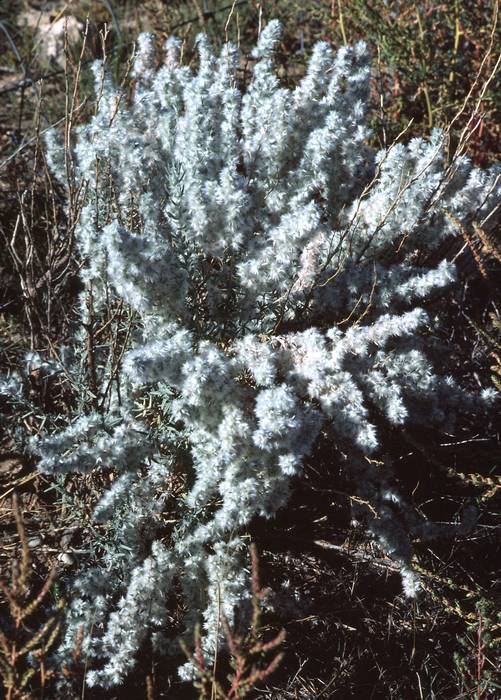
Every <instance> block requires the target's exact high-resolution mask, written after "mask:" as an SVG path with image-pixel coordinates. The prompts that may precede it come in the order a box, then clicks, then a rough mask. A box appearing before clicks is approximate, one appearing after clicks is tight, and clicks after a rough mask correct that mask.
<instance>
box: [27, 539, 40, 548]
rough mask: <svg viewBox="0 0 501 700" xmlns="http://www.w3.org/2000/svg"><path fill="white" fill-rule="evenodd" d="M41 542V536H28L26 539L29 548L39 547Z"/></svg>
mask: <svg viewBox="0 0 501 700" xmlns="http://www.w3.org/2000/svg"><path fill="white" fill-rule="evenodd" d="M41 544H42V538H41V537H30V539H29V540H28V547H29V548H30V549H36V548H37V547H40V545H41Z"/></svg>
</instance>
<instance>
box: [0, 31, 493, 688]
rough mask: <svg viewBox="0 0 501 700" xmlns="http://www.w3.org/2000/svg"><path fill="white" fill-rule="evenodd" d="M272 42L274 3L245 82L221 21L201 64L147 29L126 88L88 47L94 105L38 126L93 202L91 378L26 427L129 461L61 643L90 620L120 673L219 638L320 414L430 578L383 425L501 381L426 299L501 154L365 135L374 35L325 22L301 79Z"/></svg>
mask: <svg viewBox="0 0 501 700" xmlns="http://www.w3.org/2000/svg"><path fill="white" fill-rule="evenodd" d="M279 39H280V24H279V23H278V22H277V21H271V22H270V23H269V24H268V25H267V26H266V27H265V28H264V30H263V31H262V32H261V34H260V37H259V40H258V43H257V46H256V48H255V49H254V51H253V54H252V58H253V59H254V60H255V63H254V66H253V70H252V77H251V79H250V81H249V82H248V84H247V86H246V87H245V89H242V87H241V85H240V83H239V69H240V68H239V66H240V64H239V55H238V52H237V50H236V48H235V47H234V46H232V45H231V44H227V45H225V46H224V47H223V49H222V51H221V54H220V55H219V56H215V55H214V53H213V51H212V49H211V46H210V44H209V42H208V40H207V38H206V37H204V36H200V37H199V38H198V42H197V43H198V51H199V65H198V69H197V70H196V71H195V72H193V71H192V70H191V69H189V68H187V67H185V66H183V65H181V64H180V62H179V53H180V42H179V41H177V40H176V39H173V38H171V39H169V40H168V41H167V42H166V45H165V55H164V60H163V63H162V65H161V66H160V68H158V69H157V67H156V53H155V41H154V38H153V37H152V36H151V35H146V34H145V35H141V36H140V37H139V40H138V46H137V51H136V54H135V58H134V63H133V71H132V75H133V79H134V93H133V96H132V98H131V99H130V100H128V99H127V98H126V96H125V94H124V92H123V90H122V89H121V88H119V87H118V86H117V85H115V84H114V83H113V81H112V80H111V78H110V76H109V74H108V73H107V70H106V65H105V64H104V65H103V64H102V63H97V64H95V67H94V73H95V77H96V95H97V101H96V102H97V104H96V112H95V116H94V117H93V118H92V120H91V121H90V122H89V123H88V124H86V125H84V126H82V127H79V128H78V129H77V130H76V132H75V138H74V139H71V138H70V133H69V130H68V129H67V131H66V134H65V136H66V138H65V139H62V138H60V137H59V136H58V135H57V134H56V133H55V132H53V133H51V134H50V135H49V138H48V159H49V163H50V165H51V168H52V170H53V172H54V173H55V175H56V176H57V177H58V179H59V180H60V181H61V183H63V185H64V186H65V187H66V188H67V191H68V194H69V198H70V200H71V201H72V204H73V206H74V205H75V200H78V208H79V209H80V207H81V214H80V218H79V223H78V226H77V229H76V238H77V242H78V247H79V256H80V258H81V261H82V271H81V277H82V281H83V284H84V287H85V289H84V291H83V293H82V297H81V299H82V303H81V330H80V331H79V332H77V334H76V338H75V343H74V349H73V351H70V350H68V349H65V353H66V358H67V360H66V361H65V363H64V367H63V366H61V367H58V366H57V364H58V363H57V362H54V361H52V364H51V365H50V368H49V369H50V371H51V372H63V371H64V373H65V374H66V376H67V377H68V379H69V380H71V377H74V380H73V381H74V384H75V386H83V383H82V380H81V377H82V376H85V375H86V377H87V379H86V385H85V386H86V389H85V391H83V392H81V393H80V395H79V400H78V401H76V402H75V405H76V406H77V409H76V413H75V416H74V417H73V419H72V420H71V422H69V424H68V425H67V426H66V427H63V428H62V429H61V430H59V431H56V432H52V433H51V434H48V435H46V436H42V437H37V438H35V439H33V440H32V449H33V451H34V452H35V453H37V454H38V455H39V457H40V463H39V466H40V469H42V470H43V471H44V472H46V473H51V474H57V475H60V474H64V473H67V472H72V471H78V472H83V473H88V472H90V471H91V470H95V469H99V470H107V471H109V472H110V473H111V474H112V476H113V482H112V485H111V486H110V488H109V489H108V491H106V492H105V493H104V494H103V496H102V499H101V501H100V502H99V503H98V504H97V506H96V509H95V518H96V520H97V521H98V522H99V523H102V528H103V531H104V532H105V533H106V536H105V543H104V544H103V545H102V546H101V549H102V556H101V557H100V559H99V560H97V561H94V562H93V563H92V565H91V564H89V565H88V566H87V567H82V570H81V572H80V574H79V576H78V578H77V579H76V580H75V582H74V585H73V597H72V602H71V606H70V610H69V613H68V616H67V625H66V636H65V641H64V643H63V645H62V647H61V649H60V654H61V655H62V656H63V657H64V656H66V657H68V656H70V655H71V650H72V648H74V645H75V639H76V638H77V637H78V635H79V634H82V632H81V630H82V629H83V630H84V632H83V642H82V651H83V654H84V656H85V658H86V659H87V660H88V664H89V667H90V668H91V669H92V670H90V671H89V672H88V673H87V675H86V680H87V682H88V683H89V684H90V685H102V686H105V687H109V686H112V685H114V684H119V683H121V682H123V680H124V678H125V677H126V675H127V674H128V673H129V672H130V671H131V669H132V668H133V666H134V664H135V662H136V659H137V655H138V653H139V651H140V649H141V648H142V646H143V645H144V644H145V642H146V641H148V642H149V643H151V646H152V647H153V649H154V650H155V651H156V652H158V653H166V654H169V653H177V652H178V650H179V643H178V639H179V635H180V634H181V635H182V636H184V638H185V639H191V638H192V634H193V629H194V628H195V627H196V625H197V623H198V622H199V620H200V619H202V621H203V640H202V642H201V644H202V647H203V650H204V653H206V654H208V655H210V654H211V653H213V652H214V650H215V648H216V646H217V643H218V636H219V637H220V636H221V630H220V626H219V625H218V620H219V619H220V618H221V616H224V618H225V619H227V620H228V622H229V624H231V621H232V619H233V612H234V608H235V606H236V605H237V604H239V605H241V604H242V603H243V601H244V600H245V599H246V598H247V599H248V598H249V593H248V591H249V573H248V571H247V570H246V568H245V551H246V546H245V540H244V539H243V534H244V532H245V528H246V527H247V526H248V525H249V523H250V522H251V520H252V519H253V518H255V517H257V516H260V517H264V518H271V517H273V516H274V514H276V513H277V511H278V509H280V508H281V507H283V506H284V505H285V504H286V502H287V499H288V494H289V492H290V489H291V486H292V485H293V483H294V478H295V477H299V476H300V474H301V469H302V465H303V464H304V462H305V460H307V459H308V458H309V456H310V455H311V452H312V450H313V447H314V445H315V442H316V440H317V438H319V437H320V436H322V438H323V439H324V440H326V441H328V442H329V443H330V444H331V445H332V451H333V459H336V460H338V461H339V460H340V461H341V462H342V466H343V468H344V470H345V471H346V472H347V473H348V474H350V476H351V479H352V483H353V488H354V490H356V492H357V494H358V496H359V498H358V499H357V501H356V502H354V508H355V511H354V514H353V517H354V518H355V519H357V520H359V521H363V522H365V523H366V525H367V527H368V529H369V530H370V532H371V533H372V534H373V535H374V536H375V538H376V539H377V541H378V542H379V543H380V544H381V545H382V546H383V547H384V548H385V549H386V551H387V552H388V553H390V554H391V555H392V556H393V557H394V558H395V560H396V561H398V562H399V563H400V565H401V570H402V579H403V584H404V590H405V593H406V594H407V595H409V596H413V595H415V593H416V590H417V587H418V581H417V578H416V576H415V574H414V572H413V571H412V568H411V565H410V561H411V553H412V547H411V543H412V539H413V538H414V537H419V538H420V539H421V540H423V539H425V538H427V537H436V536H438V535H440V534H441V532H442V528H441V526H440V525H438V524H434V523H431V522H428V521H426V520H424V519H423V518H422V517H420V516H419V514H418V513H416V512H415V511H414V509H413V508H412V507H411V505H409V503H407V502H406V500H405V498H404V497H403V496H402V495H401V494H399V493H398V491H397V490H396V488H395V487H394V483H393V474H392V469H391V459H390V453H391V450H390V448H389V445H387V444H386V440H387V437H386V436H387V434H388V430H387V427H388V426H390V427H392V429H393V430H398V429H399V426H403V425H404V424H408V425H409V426H411V427H418V426H420V427H424V428H430V429H431V428H438V429H442V430H450V429H452V426H453V424H454V421H455V419H456V417H457V416H458V415H460V414H461V413H462V412H464V411H471V410H472V409H474V410H481V408H482V406H485V405H486V404H489V403H490V402H492V401H493V400H494V398H495V396H494V392H493V390H489V389H486V390H484V391H483V392H481V393H480V394H479V395H478V396H473V395H470V394H468V393H467V392H466V391H465V390H464V389H462V388H461V387H460V386H458V385H457V383H456V382H455V381H454V379H453V378H452V377H451V376H450V375H448V374H446V373H444V372H443V370H444V366H446V358H447V353H448V350H447V348H446V347H444V346H443V345H442V344H441V342H440V339H439V334H438V333H436V332H435V329H437V328H439V326H440V322H441V318H440V313H441V311H440V309H441V308H443V303H442V306H439V307H438V310H437V307H436V306H435V307H434V310H430V311H427V310H426V306H427V305H429V301H430V300H432V299H434V298H436V297H437V296H440V295H446V294H450V296H451V298H452V292H449V291H447V290H448V289H450V288H452V289H453V284H454V280H455V267H454V263H453V262H452V261H451V260H449V259H446V258H445V257H444V253H443V251H444V250H450V249H451V246H450V245H448V243H449V242H450V241H451V240H454V239H458V241H459V240H461V241H462V239H461V234H460V231H459V230H458V227H459V226H461V227H471V226H473V225H475V226H478V227H479V228H480V229H481V230H482V231H485V233H486V235H490V232H492V231H493V229H494V227H495V225H496V223H497V222H498V220H499V194H500V192H501V184H500V177H501V167H500V166H499V165H495V166H493V167H491V169H490V170H488V171H481V170H478V169H475V168H473V167H472V165H471V163H470V161H469V160H468V158H466V157H465V156H464V155H462V154H461V150H460V151H459V152H457V153H456V154H455V156H454V157H452V159H451V160H450V161H449V162H446V159H445V155H444V146H445V144H446V142H447V132H441V131H438V130H435V131H433V133H432V136H431V138H430V139H429V140H423V139H412V140H411V141H410V142H409V143H408V144H407V145H402V144H400V143H394V144H392V145H391V146H390V147H388V148H386V149H384V150H382V151H379V152H376V151H374V150H373V149H372V148H370V147H369V146H368V145H367V140H368V137H369V129H368V126H367V109H368V103H369V81H370V56H369V52H368V50H367V47H366V45H365V44H364V43H363V42H360V43H357V44H356V45H355V46H353V47H344V48H342V49H341V50H340V51H338V52H337V54H336V55H333V53H332V50H331V48H330V47H329V45H328V44H327V43H324V42H320V43H318V44H316V45H315V46H314V48H313V50H312V54H311V59H310V61H309V64H308V68H307V73H306V75H305V77H304V78H303V79H302V80H301V81H300V83H299V84H298V86H297V87H296V88H294V89H285V88H284V87H282V86H281V84H280V81H279V80H278V78H277V77H276V75H275V74H274V71H273V54H274V50H275V49H276V46H277V44H278V42H279ZM124 308H128V309H130V311H128V312H127V319H128V321H127V323H122V318H123V313H124V311H123V310H124ZM106 314H108V315H107V316H106ZM103 317H107V318H108V321H106V324H105V325H107V326H109V325H110V324H113V323H114V322H115V321H116V319H117V318H118V319H119V320H120V321H121V324H122V325H120V327H118V326H117V332H116V335H115V340H114V347H113V352H108V350H109V349H108V348H106V347H105V346H104V345H103V344H100V343H99V340H98V339H97V338H95V337H94V333H95V332H96V328H97V321H96V319H99V318H103ZM89 339H90V341H92V342H89ZM94 341H95V342H94ZM71 352H73V357H71ZM30 361H31V362H33V361H34V360H33V357H30ZM40 362H42V358H41V359H40ZM446 371H447V370H446ZM13 382H14V384H15V381H14V380H7V381H4V383H3V384H2V387H1V388H2V391H3V392H4V393H7V394H8V393H9V392H10V391H11V389H12V386H14V384H13ZM16 386H17V384H16ZM148 397H149V398H148ZM149 400H151V401H152V402H154V403H155V405H156V406H157V407H158V410H157V412H156V418H155V420H150V419H149V418H148V415H149V413H148V411H147V410H144V406H145V405H146V404H145V401H146V402H147V401H149ZM138 406H140V407H142V408H141V410H140V409H139V408H138ZM364 504H368V505H369V507H366V506H365V505H364ZM474 517H475V513H473V512H470V511H466V512H465V520H464V523H463V524H462V525H461V526H459V527H464V528H467V527H470V526H471V524H472V523H474ZM446 529H447V532H449V533H450V528H446ZM179 595H182V599H183V606H182V607H183V610H184V611H186V612H185V616H184V619H183V620H182V621H180V620H179V619H178V618H177V617H176V616H175V615H174V614H173V610H172V600H173V599H174V598H175V597H177V596H179ZM182 672H183V674H184V677H193V675H194V669H193V666H192V665H190V664H188V665H187V666H186V665H185V666H184V667H183V669H182Z"/></svg>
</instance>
